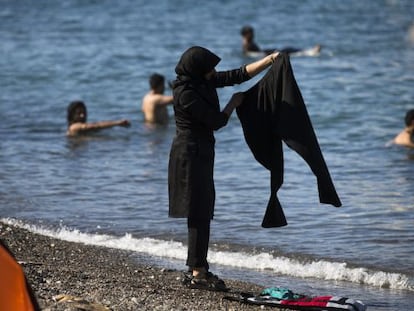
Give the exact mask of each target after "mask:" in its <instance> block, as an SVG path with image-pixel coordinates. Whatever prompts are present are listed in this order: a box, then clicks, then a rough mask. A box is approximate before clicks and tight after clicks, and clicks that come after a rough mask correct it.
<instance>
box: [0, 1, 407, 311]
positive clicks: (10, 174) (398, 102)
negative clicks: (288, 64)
mask: <svg viewBox="0 0 414 311" xmlns="http://www.w3.org/2000/svg"><path fill="white" fill-rule="evenodd" d="M245 24H251V25H253V26H254V27H255V29H256V40H257V43H258V44H259V45H260V46H261V47H263V48H273V47H274V48H276V47H279V48H281V47H284V46H295V47H303V48H306V47H311V46H312V45H314V44H316V43H320V44H321V45H322V46H323V48H322V52H321V55H320V56H318V57H292V60H291V61H292V65H293V69H294V73H295V76H296V79H297V82H298V84H299V87H300V88H301V91H302V95H303V97H304V99H305V102H306V104H307V106H308V110H309V114H310V116H311V119H312V121H313V125H314V127H315V131H316V133H317V136H318V139H319V142H320V144H321V148H322V151H323V153H324V156H325V159H326V161H327V164H328V167H329V168H330V172H331V174H332V177H333V180H334V183H335V185H336V187H337V190H338V193H339V195H340V197H341V199H342V202H343V207H342V208H339V209H337V208H334V207H332V206H330V205H323V204H319V202H318V193H317V187H316V181H315V178H314V177H313V175H312V174H311V172H310V170H309V168H308V167H307V166H306V164H305V162H303V161H302V160H301V158H300V157H299V156H298V155H296V154H295V153H293V152H292V151H290V150H288V148H287V147H286V148H285V166H286V168H285V183H284V185H283V187H282V189H281V190H280V192H279V197H280V200H281V202H282V205H283V207H284V210H285V213H286V215H287V219H288V222H289V225H288V226H287V227H284V228H275V229H263V228H261V227H260V224H261V221H262V217H263V215H264V211H265V207H266V204H267V200H268V197H269V174H268V172H267V171H265V169H263V168H262V167H261V166H260V165H259V164H258V163H257V162H256V161H255V160H254V159H253V157H252V155H251V153H250V151H249V149H248V148H247V146H246V143H245V141H244V138H243V134H242V130H241V127H240V123H239V121H238V119H237V117H236V116H235V115H233V116H232V118H231V120H230V122H229V124H228V126H227V127H225V128H223V129H221V130H220V131H218V132H217V133H216V139H217V145H216V166H215V181H216V191H217V200H216V215H215V220H214V222H213V228H212V237H211V239H212V247H211V252H210V256H211V261H212V262H213V265H215V269H216V271H217V270H218V271H222V273H226V272H227V273H229V274H230V275H232V276H233V277H237V278H240V279H246V280H250V281H254V282H257V283H260V284H264V285H269V286H271V285H280V284H281V285H284V286H287V287H289V288H292V289H294V290H298V291H305V292H308V293H311V294H326V293H333V294H337V295H348V296H350V297H352V298H356V299H361V300H362V301H364V302H365V303H367V304H368V305H369V308H368V309H369V310H389V311H391V310H404V311H408V310H412V302H413V301H414V259H413V258H414V228H413V225H414V150H411V151H410V150H407V149H405V148H401V147H396V146H389V145H387V143H388V142H389V141H390V140H391V139H392V138H393V137H394V136H395V134H397V133H398V132H399V131H400V130H401V129H402V128H403V126H404V124H403V118H404V115H405V112H406V111H407V110H408V109H412V108H414V91H413V90H414V2H412V1H410V0H404V1H403V0H400V1H399V0H389V1H359V0H350V1H340V0H333V1H323V0H315V1H277V2H276V1H272V0H263V1H250V2H247V1H246V2H244V1H236V0H227V1H224V0H223V1H219V0H213V1H204V2H200V3H196V2H194V1H178V0H170V1H167V0H165V1H122V2H116V3H115V2H114V1H109V0H107V1H23V0H22V1H11V0H10V1H7V0H3V1H1V5H0V55H1V57H0V85H1V91H0V120H1V122H0V137H1V139H0V219H2V220H3V221H11V222H16V223H19V224H20V225H22V226H30V228H31V229H32V230H34V231H36V230H37V231H42V232H44V233H45V234H46V233H47V234H52V235H53V234H55V235H59V233H61V232H65V233H66V235H65V237H64V238H67V239H74V237H76V239H78V240H80V241H83V242H90V243H95V242H96V241H97V240H98V239H99V237H102V236H105V237H106V238H107V241H109V240H110V239H115V240H116V239H119V240H118V242H117V244H116V245H123V247H124V248H128V249H131V250H136V251H144V252H147V253H148V254H150V255H152V256H155V257H157V258H161V259H163V260H171V261H172V262H173V261H174V260H176V261H177V262H176V263H175V264H176V265H177V266H178V267H179V268H184V260H183V258H185V245H184V246H183V244H182V243H185V241H186V225H185V220H180V219H169V218H168V217H167V210H168V194H167V164H168V156H169V149H170V145H171V141H172V139H173V137H174V132H175V125H174V121H173V118H172V119H171V122H170V125H169V126H168V127H163V128H150V127H148V126H145V125H144V124H143V122H142V120H143V116H142V114H141V111H140V105H141V98H142V96H143V95H144V94H145V93H146V92H147V90H148V77H149V75H151V74H152V73H154V72H158V73H161V74H163V75H165V76H166V78H167V79H168V80H172V79H174V77H175V75H174V67H175V64H176V63H177V61H178V58H179V56H180V55H181V53H182V52H183V51H184V50H185V49H186V48H188V47H189V46H192V45H202V46H205V47H207V48H209V49H211V50H212V51H214V52H215V53H217V54H218V55H219V56H221V58H222V61H221V63H220V64H219V66H218V69H221V70H225V69H232V68H236V67H239V66H241V65H242V64H245V63H248V62H250V61H252V60H253V59H248V58H245V57H243V56H242V54H241V51H240V43H241V42H240V41H241V40H240V36H239V30H240V28H241V26H243V25H245ZM258 78H260V77H258ZM258 78H256V79H253V80H252V81H249V82H247V83H245V84H243V85H240V86H236V87H229V88H226V89H222V90H219V97H220V100H221V104H222V105H224V104H225V103H226V101H227V100H228V99H229V98H230V97H231V94H232V93H234V92H236V91H243V90H246V89H247V88H248V87H250V86H251V85H253V83H255V82H256V81H257V79H258ZM167 92H168V93H169V92H170V90H169V89H168V90H167ZM75 99H82V100H84V101H85V103H86V104H87V106H88V113H89V121H98V120H105V119H106V120H109V119H121V118H127V119H129V120H131V122H132V126H131V127H130V128H128V129H125V128H114V129H111V130H106V131H102V132H100V133H97V134H94V135H90V136H88V137H83V138H77V139H76V138H75V139H68V138H67V137H66V136H65V130H66V120H65V118H66V107H67V105H68V104H69V102H70V101H72V100H75ZM170 112H172V110H170ZM171 115H172V114H171ZM83 234H85V235H86V237H83ZM82 237H83V238H82ZM122 237H124V240H122ZM125 237H126V238H128V239H127V240H128V241H125ZM148 238H151V239H148ZM82 239H83V240H82ZM131 241H132V242H133V243H132V242H131ZM144 242H145V243H149V244H145V248H144V249H143V250H141V248H142V245H143V244H142V243H144ZM123 243H124V244H123ZM160 243H161V245H170V246H171V245H173V246H174V245H175V246H177V247H176V248H175V253H174V252H172V253H163V252H160V251H159V250H158V248H157V247H158V245H160ZM162 243H164V244H162ZM103 245H108V246H110V243H109V242H107V243H106V242H103ZM132 245H135V246H132ZM140 247H141V248H140ZM167 248H168V247H167ZM223 254H224V255H223ZM232 256H233V257H232ZM229 258H230V259H229ZM226 269H227V270H226Z"/></svg>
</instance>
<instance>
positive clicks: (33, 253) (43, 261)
mask: <svg viewBox="0 0 414 311" xmlns="http://www.w3.org/2000/svg"><path fill="white" fill-rule="evenodd" d="M0 239H1V240H2V241H3V242H4V243H5V244H6V245H7V246H8V247H9V249H10V250H11V251H12V253H13V254H14V256H15V258H16V260H17V261H18V262H19V263H20V265H21V266H22V268H23V270H24V273H25V275H26V278H27V281H28V283H29V284H30V286H31V287H32V290H33V292H34V295H35V297H36V299H37V301H38V303H39V305H40V308H41V310H49V311H60V310H62V311H63V310H65V311H71V310H121V311H123V310H266V309H268V310H271V309H273V310H275V308H270V307H261V306H253V305H247V304H240V303H238V302H233V301H229V300H225V299H223V297H224V296H226V295H229V294H228V293H223V292H212V291H204V290H198V289H189V288H187V287H185V286H183V285H182V284H181V275H182V271H178V270H172V269H166V268H163V267H159V266H157V265H155V264H148V263H147V261H148V260H147V259H145V260H140V255H139V254H137V253H133V252H130V251H124V250H119V249H113V248H106V247H101V246H93V245H86V244H80V243H74V242H67V241H63V240H59V239H55V238H51V237H47V236H42V235H39V234H36V233H32V232H30V231H28V230H26V229H22V228H19V227H16V226H12V225H8V224H4V223H1V222H0ZM143 262H146V263H145V264H144V263H143ZM221 277H223V276H221ZM225 281H226V284H227V286H228V287H230V288H231V289H233V290H236V291H242V292H259V291H260V290H262V289H263V288H262V287H261V286H259V285H257V284H251V283H247V282H241V281H237V280H228V279H225Z"/></svg>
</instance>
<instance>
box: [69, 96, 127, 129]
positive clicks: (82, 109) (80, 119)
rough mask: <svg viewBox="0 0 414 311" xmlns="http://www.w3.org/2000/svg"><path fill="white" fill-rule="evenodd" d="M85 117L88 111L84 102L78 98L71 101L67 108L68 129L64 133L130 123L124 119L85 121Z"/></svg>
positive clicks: (125, 125) (124, 125)
mask: <svg viewBox="0 0 414 311" xmlns="http://www.w3.org/2000/svg"><path fill="white" fill-rule="evenodd" d="M87 118H88V113H87V110H86V105H85V103H84V102H83V101H80V100H77V101H73V102H71V103H70V104H69V106H68V108H67V121H68V129H67V131H66V135H67V136H76V135H80V134H87V133H90V132H94V131H98V130H102V129H106V128H110V127H114V126H122V127H129V126H130V125H131V124H130V122H129V121H128V120H125V119H124V120H117V121H99V122H93V123H87V122H86V121H87Z"/></svg>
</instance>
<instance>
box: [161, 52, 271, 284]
mask: <svg viewBox="0 0 414 311" xmlns="http://www.w3.org/2000/svg"><path fill="white" fill-rule="evenodd" d="M277 55H278V53H274V54H271V55H268V56H266V57H264V58H262V59H260V60H258V61H256V62H253V63H251V64H249V65H246V66H242V67H241V68H239V69H233V70H229V71H222V72H216V70H215V67H216V65H217V64H218V63H219V62H220V58H219V57H218V56H217V55H215V54H214V53H212V52H211V51H209V50H207V49H205V48H203V47H199V46H194V47H191V48H189V49H188V50H186V51H185V52H184V53H183V55H182V56H181V58H180V60H179V62H178V64H177V66H176V68H175V72H176V74H177V79H176V80H175V81H174V82H173V96H174V114H175V121H176V136H175V138H174V141H173V143H172V146H171V152H170V160H169V167H168V191H169V216H170V217H178V218H187V225H188V254H187V263H186V264H187V265H188V266H189V271H190V272H191V273H190V274H189V277H188V278H187V281H188V282H187V283H188V284H189V285H190V286H191V287H194V288H202V289H212V290H226V286H225V284H224V282H223V281H222V280H221V279H219V278H218V277H217V276H215V275H213V274H212V273H211V272H209V265H208V262H207V252H208V244H209V238H210V221H211V219H213V214H214V201H215V189H214V180H213V170H214V144H215V138H214V134H213V132H214V131H215V130H218V129H220V128H221V127H223V126H225V125H226V124H227V121H228V119H229V117H230V115H231V114H232V112H233V110H234V109H235V108H236V107H237V106H238V105H240V103H241V102H242V100H243V95H242V93H236V94H234V95H233V97H232V98H231V99H230V101H229V103H228V104H227V105H226V106H225V108H224V109H223V110H222V111H220V105H219V100H218V96H217V91H216V88H218V87H224V86H231V85H234V84H240V83H242V82H244V81H247V80H249V79H250V78H252V77H254V76H255V75H256V74H258V73H260V72H261V71H263V70H264V69H266V68H267V67H269V66H270V65H271V64H272V63H273V62H274V59H275V58H276V57H277Z"/></svg>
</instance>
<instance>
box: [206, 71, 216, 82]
mask: <svg viewBox="0 0 414 311" xmlns="http://www.w3.org/2000/svg"><path fill="white" fill-rule="evenodd" d="M215 74H216V69H215V68H214V69H213V70H211V71H209V72H207V73H206V74H205V75H204V78H205V79H206V80H210V79H211V78H212V77H213V76H214V75H215Z"/></svg>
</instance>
